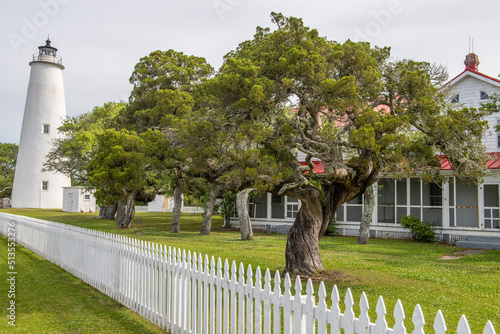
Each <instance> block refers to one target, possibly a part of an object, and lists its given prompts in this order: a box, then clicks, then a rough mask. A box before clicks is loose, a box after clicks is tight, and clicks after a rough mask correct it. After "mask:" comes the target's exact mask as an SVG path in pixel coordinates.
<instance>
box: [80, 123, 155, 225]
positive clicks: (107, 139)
mask: <svg viewBox="0 0 500 334" xmlns="http://www.w3.org/2000/svg"><path fill="white" fill-rule="evenodd" d="M97 139H98V149H97V152H96V155H95V157H94V158H93V159H92V160H91V162H90V163H89V165H88V166H87V172H88V177H89V182H90V184H91V185H92V186H94V187H96V188H97V190H96V192H95V197H96V199H97V201H98V202H99V203H103V204H105V205H106V204H109V203H116V202H119V203H122V204H123V203H126V210H125V216H124V217H117V224H118V225H119V226H120V227H130V225H131V224H132V221H133V218H134V215H135V198H136V196H137V195H138V194H139V193H140V192H144V191H147V188H148V186H150V187H151V188H152V189H154V188H155V182H156V178H155V175H154V174H151V173H150V171H151V166H152V165H151V163H150V161H151V159H150V158H149V156H148V153H150V152H151V150H150V149H149V148H148V147H147V145H146V142H145V140H144V139H143V138H141V137H140V136H138V135H137V134H136V133H135V132H130V131H128V130H116V129H108V130H106V131H104V132H103V133H101V134H99V135H98V136H97ZM155 152H156V151H155Z"/></svg>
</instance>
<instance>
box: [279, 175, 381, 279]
mask: <svg viewBox="0 0 500 334" xmlns="http://www.w3.org/2000/svg"><path fill="white" fill-rule="evenodd" d="M376 177H377V173H376V171H373V172H372V173H370V174H369V175H367V176H366V177H364V178H363V179H361V180H360V179H358V180H353V181H351V182H343V181H341V182H328V181H325V182H324V183H323V194H324V195H325V196H324V199H323V200H321V193H322V192H321V191H320V190H319V189H317V188H316V187H314V186H312V185H310V184H309V185H305V186H300V187H296V188H293V189H290V190H287V191H286V192H285V194H286V195H288V196H292V197H295V198H297V199H300V201H301V203H302V205H301V208H300V210H299V212H298V214H297V218H296V219H295V222H294V223H293V225H292V228H291V229H290V232H288V238H287V244H286V252H285V259H286V265H285V272H289V273H291V274H302V275H310V274H313V273H315V272H316V270H322V269H323V264H322V262H321V255H320V253H319V240H320V239H321V238H322V237H323V235H324V234H325V232H326V229H327V228H328V225H329V224H330V221H331V219H332V218H333V217H334V215H335V213H336V212H337V210H338V209H339V208H340V206H341V205H342V204H344V203H346V202H347V201H350V200H351V199H353V198H354V197H356V196H357V195H359V194H360V193H363V192H364V191H365V190H366V187H369V186H371V184H372V183H373V182H375V180H376Z"/></svg>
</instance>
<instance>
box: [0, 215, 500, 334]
mask: <svg viewBox="0 0 500 334" xmlns="http://www.w3.org/2000/svg"><path fill="white" fill-rule="evenodd" d="M9 223H10V224H11V225H14V224H15V225H14V227H15V233H16V239H17V242H18V243H19V244H21V245H23V246H24V247H26V248H28V249H30V250H32V251H33V252H35V253H37V254H38V255H40V256H42V257H44V258H45V259H47V260H49V261H51V262H53V263H55V264H57V265H58V266H60V267H62V268H63V269H65V270H66V271H68V272H70V273H71V274H73V275H74V276H76V277H78V278H80V279H82V280H83V281H85V282H86V283H88V284H89V285H91V286H93V287H95V288H96V289H98V290H99V291H102V292H103V293H105V294H106V295H108V296H110V297H111V298H113V299H115V300H117V301H118V302H120V303H122V304H123V305H125V306H127V307H128V308H130V309H132V310H134V311H135V312H137V313H138V314H140V315H141V316H142V317H144V318H146V319H148V320H149V321H151V322H153V323H154V324H156V325H157V326H159V327H161V328H163V329H165V330H166V331H168V332H171V333H200V334H208V333H210V334H215V333H217V334H222V333H241V334H243V333H247V334H252V333H255V334H260V333H307V334H309V333H318V334H323V333H336V334H340V333H342V332H343V333H344V334H351V333H363V334H369V333H380V334H382V333H384V334H385V333H387V334H400V333H406V331H407V329H406V327H405V312H404V310H403V306H402V304H401V301H399V300H398V301H397V303H396V306H395V309H394V312H393V317H394V326H393V328H392V329H391V328H388V324H387V321H386V316H387V311H386V306H385V304H384V300H383V298H382V297H379V299H378V302H377V305H376V314H377V319H376V320H375V322H374V323H373V322H371V319H370V317H369V315H368V311H369V305H368V300H367V298H366V295H365V293H364V292H363V293H362V294H361V298H360V301H359V316H358V317H356V316H355V313H354V300H353V296H352V293H351V290H350V289H348V290H347V293H346V295H345V298H344V305H345V310H344V312H343V313H342V312H341V310H340V307H339V303H340V297H339V293H338V290H337V287H336V286H335V287H334V288H333V291H332V292H331V295H330V298H331V305H332V306H331V307H328V306H327V291H326V290H325V286H324V284H323V282H321V284H320V287H319V291H318V294H317V297H316V295H315V293H314V289H313V284H312V282H311V280H310V279H309V280H307V284H306V290H305V294H302V293H303V290H302V282H301V280H300V278H299V277H298V276H297V277H296V279H295V286H294V288H295V289H294V290H295V292H294V293H292V282H291V279H290V276H288V275H286V276H285V278H284V291H283V292H282V291H281V277H280V274H279V272H276V273H275V275H274V281H273V282H272V281H271V274H270V272H269V269H267V270H266V271H265V273H264V277H262V272H261V270H260V268H259V267H257V269H256V270H255V274H254V272H253V270H252V268H251V266H248V267H247V269H246V275H245V268H244V266H243V264H240V265H239V268H238V269H237V268H236V264H235V262H233V263H232V264H231V267H230V266H229V263H228V261H227V260H226V261H224V265H222V261H221V259H220V258H219V259H217V261H215V259H214V258H213V257H212V258H210V260H209V258H208V256H206V255H205V258H204V259H203V256H202V255H201V254H196V253H191V252H187V254H186V251H184V250H182V251H181V250H176V249H175V248H174V249H171V248H170V247H168V248H167V247H165V246H160V245H158V244H155V243H150V242H144V241H143V240H136V239H131V238H127V237H124V236H120V235H115V234H110V233H103V232H99V231H94V230H88V229H84V228H79V227H74V226H69V225H65V224H59V223H54V222H49V221H43V220H38V219H32V218H27V217H20V216H14V215H8V214H4V213H0V232H1V233H2V234H5V235H7V226H8V224H9ZM13 223H14V224H13ZM316 301H317V302H316ZM411 320H412V323H413V328H414V330H413V332H412V333H414V334H417V333H418V334H423V333H424V330H423V327H424V325H425V320H424V315H423V313H422V310H421V308H420V306H419V305H417V306H416V307H415V310H414V312H413V317H412V319H411ZM433 328H434V331H435V333H436V334H444V333H446V332H447V325H446V322H445V319H444V317H443V314H442V313H441V311H438V312H437V315H436V317H435V319H434V325H433ZM452 332H455V331H453V330H452ZM456 333H458V334H467V333H471V331H470V327H469V324H468V322H467V319H466V317H465V315H463V316H462V317H461V319H460V321H459V323H458V326H457V327H456ZM483 334H495V329H494V328H493V325H492V323H491V322H490V321H488V322H487V323H486V326H485V328H484V331H483Z"/></svg>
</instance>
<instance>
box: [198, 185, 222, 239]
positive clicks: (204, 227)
mask: <svg viewBox="0 0 500 334" xmlns="http://www.w3.org/2000/svg"><path fill="white" fill-rule="evenodd" d="M219 190H220V188H219V187H218V186H217V185H215V184H211V185H210V198H209V199H208V202H207V204H206V205H205V212H204V213H203V222H202V223H201V231H200V233H201V234H203V235H209V234H210V230H211V229H212V215H213V212H214V206H215V201H217V196H218V195H219Z"/></svg>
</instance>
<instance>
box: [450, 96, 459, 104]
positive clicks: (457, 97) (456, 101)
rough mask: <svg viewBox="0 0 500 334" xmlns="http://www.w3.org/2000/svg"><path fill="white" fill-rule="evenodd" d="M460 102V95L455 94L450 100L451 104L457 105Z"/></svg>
mask: <svg viewBox="0 0 500 334" xmlns="http://www.w3.org/2000/svg"><path fill="white" fill-rule="evenodd" d="M458 102H460V95H459V94H457V95H455V96H453V97H452V98H451V103H458Z"/></svg>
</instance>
